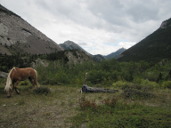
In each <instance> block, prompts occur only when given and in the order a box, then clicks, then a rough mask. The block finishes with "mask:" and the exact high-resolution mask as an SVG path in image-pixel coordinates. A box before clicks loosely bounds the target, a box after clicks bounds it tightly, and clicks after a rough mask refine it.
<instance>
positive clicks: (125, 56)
mask: <svg viewBox="0 0 171 128" xmlns="http://www.w3.org/2000/svg"><path fill="white" fill-rule="evenodd" d="M162 59H171V18H170V19H168V20H166V21H164V22H162V24H161V26H160V27H159V28H158V29H157V30H156V31H154V32H153V33H152V34H150V35H149V36H147V37H146V38H144V39H143V40H142V41H140V42H139V43H137V44H136V45H134V46H133V47H131V48H129V49H128V50H126V51H125V52H123V53H122V55H121V57H120V58H119V59H118V60H123V61H140V60H146V61H153V62H157V61H160V60H162Z"/></svg>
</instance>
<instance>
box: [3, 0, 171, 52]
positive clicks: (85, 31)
mask: <svg viewBox="0 0 171 128" xmlns="http://www.w3.org/2000/svg"><path fill="white" fill-rule="evenodd" d="M0 4H2V5H3V6H5V7H6V8H8V9H9V10H11V11H13V12H15V13H16V14H18V15H19V16H21V17H22V18H23V19H25V20H26V21H28V22H29V23H30V24H31V25H33V26H34V27H36V28H37V29H38V30H40V31H41V32H43V33H44V34H45V35H47V36H48V37H49V38H51V39H52V40H54V41H55V42H56V43H57V44H60V43H63V42H65V41H67V40H71V41H74V42H75V43H77V44H78V45H80V46H81V47H82V48H84V49H85V50H87V51H88V52H90V53H92V54H103V55H106V54H109V53H111V52H114V51H116V50H118V49H119V48H122V47H124V48H129V47H131V46H132V45H134V44H136V43H137V42H139V41H140V40H142V39H143V38H145V37H146V36H148V35H149V34H151V33H152V32H153V31H155V30H156V29H157V28H158V27H159V26H160V24H161V22H162V21H164V20H166V19H169V18H170V17H171V0H0Z"/></svg>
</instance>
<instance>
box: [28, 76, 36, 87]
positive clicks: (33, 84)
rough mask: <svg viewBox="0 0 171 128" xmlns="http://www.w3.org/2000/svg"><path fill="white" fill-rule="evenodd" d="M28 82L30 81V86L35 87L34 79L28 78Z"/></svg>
mask: <svg viewBox="0 0 171 128" xmlns="http://www.w3.org/2000/svg"><path fill="white" fill-rule="evenodd" d="M29 81H30V83H31V84H32V86H34V87H35V85H36V83H35V80H34V78H31V77H30V78H29Z"/></svg>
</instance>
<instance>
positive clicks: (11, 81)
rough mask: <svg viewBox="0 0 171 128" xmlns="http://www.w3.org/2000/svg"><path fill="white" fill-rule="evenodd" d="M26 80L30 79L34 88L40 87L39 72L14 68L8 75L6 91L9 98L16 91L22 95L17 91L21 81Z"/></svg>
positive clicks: (31, 69)
mask: <svg viewBox="0 0 171 128" xmlns="http://www.w3.org/2000/svg"><path fill="white" fill-rule="evenodd" d="M26 79H29V81H30V82H31V84H32V85H33V86H35V87H38V82H37V71H36V70H35V69H33V68H17V67H13V68H12V69H11V70H10V72H9V73H8V77H7V81H6V86H5V89H4V90H5V92H6V93H7V97H11V94H12V92H13V90H15V91H16V93H17V94H20V93H19V90H18V89H17V85H18V83H19V82H20V81H24V80H26Z"/></svg>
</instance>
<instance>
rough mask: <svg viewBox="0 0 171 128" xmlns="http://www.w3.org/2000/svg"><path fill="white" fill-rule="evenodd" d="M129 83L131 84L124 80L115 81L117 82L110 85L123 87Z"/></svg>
mask: <svg viewBox="0 0 171 128" xmlns="http://www.w3.org/2000/svg"><path fill="white" fill-rule="evenodd" d="M131 84H132V83H130V82H126V81H117V82H115V83H113V84H112V86H113V87H114V88H122V87H124V86H129V85H131Z"/></svg>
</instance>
